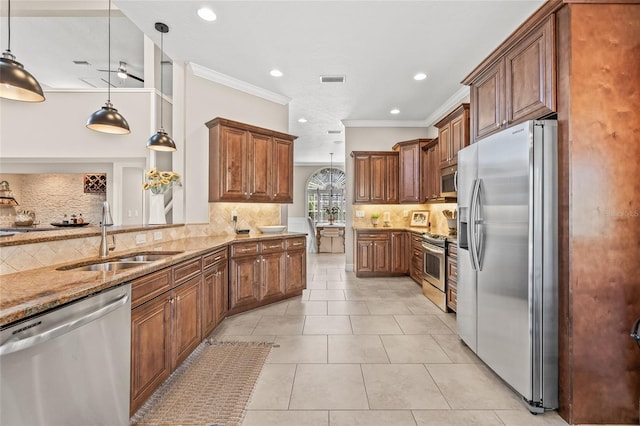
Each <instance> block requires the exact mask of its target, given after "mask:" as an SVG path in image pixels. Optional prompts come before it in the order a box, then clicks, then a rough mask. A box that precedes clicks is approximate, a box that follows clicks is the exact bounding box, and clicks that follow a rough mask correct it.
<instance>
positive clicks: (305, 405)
mask: <svg viewBox="0 0 640 426" xmlns="http://www.w3.org/2000/svg"><path fill="white" fill-rule="evenodd" d="M344 267H345V257H344V255H335V254H309V255H308V268H307V279H308V286H307V290H305V291H304V294H303V295H302V296H301V297H296V298H293V299H289V300H287V301H283V302H280V303H276V304H273V305H270V306H267V307H265V308H261V309H257V310H253V311H251V312H246V313H244V314H239V315H235V316H232V317H229V318H227V319H226V320H225V321H224V322H223V323H222V324H221V325H220V326H219V327H218V328H217V329H216V332H215V335H214V336H215V338H217V339H219V340H257V341H268V342H273V343H274V344H275V345H276V346H275V347H274V348H273V349H272V350H271V354H270V355H269V358H268V359H267V363H266V364H265V366H264V368H263V370H262V373H261V375H260V378H259V379H258V383H257V384H256V388H255V389H254V393H253V395H252V398H251V401H250V402H249V406H248V411H247V415H246V417H245V420H244V423H243V425H244V426H267V425H268V426H274V425H277V426H289V425H291V426H306V425H314V426H315V425H317V426H329V425H330V426H357V425H366V426H377V425H385V426H405V425H407V426H409V425H411V426H422V425H438V426H446V425H514V426H528V425H531V426H535V425H565V424H566V423H565V422H564V421H563V420H562V419H561V418H560V417H559V416H558V415H557V414H556V413H555V412H550V413H546V414H544V415H538V416H533V415H531V414H529V412H528V411H527V409H526V408H525V407H524V405H523V404H522V403H521V402H520V400H519V398H518V396H517V395H516V394H515V393H514V392H512V391H511V390H510V389H509V388H508V387H507V386H506V385H505V384H504V383H503V382H502V381H501V380H500V379H499V378H498V377H497V376H496V375H495V374H494V373H493V372H492V371H490V370H489V369H488V368H487V367H486V366H485V365H484V364H482V362H481V361H480V360H478V358H477V357H476V356H475V354H473V353H472V352H471V351H470V350H469V349H468V348H466V347H465V346H464V344H462V343H461V342H460V339H459V338H458V337H457V335H456V323H455V315H454V314H446V313H444V312H442V311H440V310H439V309H438V308H437V307H435V305H433V304H432V303H431V302H430V301H429V300H427V299H426V298H425V297H424V296H423V295H422V290H421V288H420V287H419V286H418V285H417V284H415V283H414V282H413V281H412V280H411V279H410V278H384V279H382V278H368V279H361V278H356V277H355V275H354V274H353V273H351V272H345V270H344Z"/></svg>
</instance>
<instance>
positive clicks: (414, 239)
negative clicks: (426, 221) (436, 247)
mask: <svg viewBox="0 0 640 426" xmlns="http://www.w3.org/2000/svg"><path fill="white" fill-rule="evenodd" d="M411 244H412V245H414V246H416V245H418V246H422V235H418V234H415V233H411Z"/></svg>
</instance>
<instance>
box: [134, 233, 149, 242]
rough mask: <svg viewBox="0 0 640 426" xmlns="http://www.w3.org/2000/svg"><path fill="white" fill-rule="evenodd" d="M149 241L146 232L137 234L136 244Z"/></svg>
mask: <svg viewBox="0 0 640 426" xmlns="http://www.w3.org/2000/svg"><path fill="white" fill-rule="evenodd" d="M146 242H147V236H146V235H145V234H138V235H136V244H144V243H146Z"/></svg>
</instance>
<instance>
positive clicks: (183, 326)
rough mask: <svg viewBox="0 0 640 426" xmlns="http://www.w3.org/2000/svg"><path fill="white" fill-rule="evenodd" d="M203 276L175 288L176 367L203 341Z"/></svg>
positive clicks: (174, 357)
mask: <svg viewBox="0 0 640 426" xmlns="http://www.w3.org/2000/svg"><path fill="white" fill-rule="evenodd" d="M200 286H201V278H200V277H197V278H193V279H191V280H189V281H187V282H186V283H184V284H181V285H180V286H178V287H176V288H175V289H174V290H173V293H174V299H173V300H174V302H173V306H174V308H173V356H172V369H175V368H176V367H178V365H180V363H182V361H184V360H185V358H186V357H188V356H189V354H190V353H191V352H192V351H193V350H194V349H195V348H196V346H198V344H200V341H201V337H202V334H201V329H200V325H201V313H200V312H201V298H200V292H201V289H200Z"/></svg>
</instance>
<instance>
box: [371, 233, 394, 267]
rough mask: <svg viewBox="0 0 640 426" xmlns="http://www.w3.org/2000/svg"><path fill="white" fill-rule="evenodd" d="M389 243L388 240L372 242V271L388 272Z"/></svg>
mask: <svg viewBox="0 0 640 426" xmlns="http://www.w3.org/2000/svg"><path fill="white" fill-rule="evenodd" d="M389 257H390V243H389V240H388V239H387V240H384V241H374V242H373V272H381V273H385V272H390V271H391V269H390V267H389Z"/></svg>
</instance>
